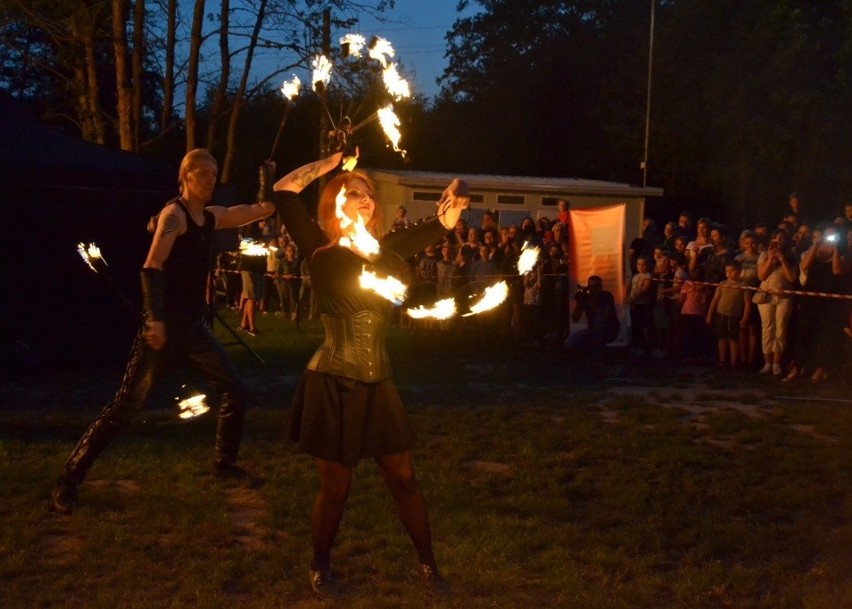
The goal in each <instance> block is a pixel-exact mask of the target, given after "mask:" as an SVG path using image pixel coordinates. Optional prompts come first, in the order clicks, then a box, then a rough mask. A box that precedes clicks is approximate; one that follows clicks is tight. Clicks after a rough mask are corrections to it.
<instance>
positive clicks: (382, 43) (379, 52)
mask: <svg viewBox="0 0 852 609" xmlns="http://www.w3.org/2000/svg"><path fill="white" fill-rule="evenodd" d="M367 52H368V53H369V55H370V57H371V58H373V59H375V60H377V61H378V62H379V63H380V64H382V67H383V68H386V67H388V59H387V57H393V56H394V55H395V54H396V51H394V50H393V45H391V43H390V42H388V41H387V40H385V39H384V38H380V37H379V36H373V38H372V39H371V40H370V46H369V47H368V48H367ZM385 56H387V57H385Z"/></svg>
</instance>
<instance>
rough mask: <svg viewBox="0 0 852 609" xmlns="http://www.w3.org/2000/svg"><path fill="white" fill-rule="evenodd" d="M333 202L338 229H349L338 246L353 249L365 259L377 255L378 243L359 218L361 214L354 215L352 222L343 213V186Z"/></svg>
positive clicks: (344, 191)
mask: <svg viewBox="0 0 852 609" xmlns="http://www.w3.org/2000/svg"><path fill="white" fill-rule="evenodd" d="M334 202H335V204H336V209H335V215H337V217H338V219H339V220H340V228H341V229H347V228H348V229H349V231H348V234H346V235H345V236H343V237H341V238H340V240H339V241H338V244H339V245H341V246H343V247H354V248H355V249H356V250H358V251H359V252H360V253H361V254H362V255H363V256H364V257H365V258H366V257H369V256H375V255H377V254H378V253H379V242H378V241H376V238H375V237H373V235H371V234H370V231H368V230H367V225H366V224H364V218H362V217H361V214H356V217H355V220H353V219H352V218H350V217H349V216H347V215H346V214H345V213H344V212H343V206H344V205H345V204H346V187H345V186H344V187H341V188H340V192H338V193H337V197H335V199H334Z"/></svg>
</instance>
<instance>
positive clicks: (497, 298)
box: [462, 281, 509, 317]
mask: <svg viewBox="0 0 852 609" xmlns="http://www.w3.org/2000/svg"><path fill="white" fill-rule="evenodd" d="M508 295H509V286H508V285H506V282H505V281H500V282H498V283H495V284H494V285H492V286H488V287H487V288H485V292H484V294H483V295H482V298H480V299H479V302H477V303H476V304H474V305H472V306H471V307H470V312H469V313H465V314H464V315H462V317H470V316H471V315H476V314H477V313H482V312H484V311H490V310H491V309H493V308H494V307H496V306H497V305H499V304H501V303H502V302H503V301H504V300H506V297H507V296H508Z"/></svg>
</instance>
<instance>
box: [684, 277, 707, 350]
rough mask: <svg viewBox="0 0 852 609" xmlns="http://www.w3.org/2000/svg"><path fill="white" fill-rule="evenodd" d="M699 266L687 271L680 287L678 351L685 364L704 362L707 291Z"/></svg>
mask: <svg viewBox="0 0 852 609" xmlns="http://www.w3.org/2000/svg"><path fill="white" fill-rule="evenodd" d="M702 272H703V271H702V269H701V267H697V268H694V269H692V270H690V271H689V279H688V280H687V281H685V282H684V283H683V286H682V287H681V289H680V301H679V302H680V318H679V319H678V321H679V324H678V326H679V327H678V333H679V334H680V338H681V343H680V353H681V354H682V355H683V362H684V363H685V364H699V363H703V362H704V355H705V351H706V343H707V332H706V326H705V324H704V320H705V318H706V317H707V292H708V289H707V288H706V287H705V286H704V285H702V281H703V279H704V277H703V276H702Z"/></svg>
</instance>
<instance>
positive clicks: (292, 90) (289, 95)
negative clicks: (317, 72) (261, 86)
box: [281, 74, 302, 101]
mask: <svg viewBox="0 0 852 609" xmlns="http://www.w3.org/2000/svg"><path fill="white" fill-rule="evenodd" d="M301 88H302V81H301V80H299V77H298V76H296V75H295V74H293V78H292V79H290V80H285V81H284V82H283V83H281V95H283V96H284V97H285V98H286V99H289V100H290V101H293V100H294V99H296V97H298V96H299V89H301Z"/></svg>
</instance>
